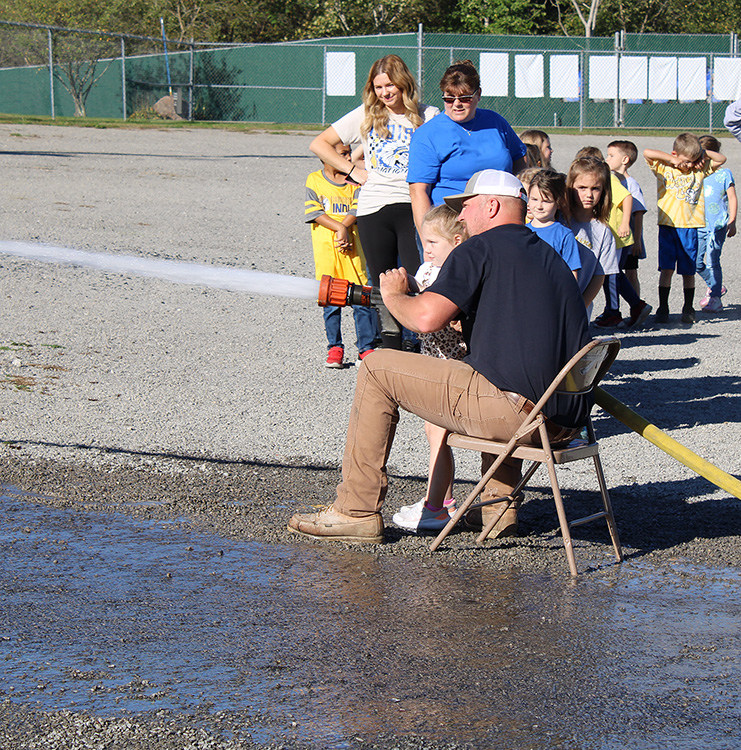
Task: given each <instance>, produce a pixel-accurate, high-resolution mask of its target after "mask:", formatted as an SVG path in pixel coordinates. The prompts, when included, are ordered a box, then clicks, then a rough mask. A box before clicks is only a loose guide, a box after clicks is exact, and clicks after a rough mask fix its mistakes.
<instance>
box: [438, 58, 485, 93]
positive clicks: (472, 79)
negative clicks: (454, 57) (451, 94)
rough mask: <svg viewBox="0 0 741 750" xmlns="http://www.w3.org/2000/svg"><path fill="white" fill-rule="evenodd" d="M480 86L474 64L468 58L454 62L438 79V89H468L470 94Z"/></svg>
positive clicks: (444, 90) (443, 90)
mask: <svg viewBox="0 0 741 750" xmlns="http://www.w3.org/2000/svg"><path fill="white" fill-rule="evenodd" d="M480 88H481V79H480V78H479V73H478V71H477V70H476V66H475V65H474V64H473V63H472V62H471V61H470V60H458V61H457V62H454V63H453V64H452V65H451V66H450V67H449V68H448V69H447V70H446V71H445V72H444V73H443V77H442V78H441V79H440V91H442V92H443V94H444V93H445V92H446V91H461V90H463V89H468V90H469V91H470V92H471V93H472V94H473V93H475V92H477V91H478V90H479V89H480Z"/></svg>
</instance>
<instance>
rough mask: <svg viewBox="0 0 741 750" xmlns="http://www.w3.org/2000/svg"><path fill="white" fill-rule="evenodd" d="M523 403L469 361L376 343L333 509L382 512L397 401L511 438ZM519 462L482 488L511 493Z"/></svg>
mask: <svg viewBox="0 0 741 750" xmlns="http://www.w3.org/2000/svg"><path fill="white" fill-rule="evenodd" d="M524 403H525V399H524V398H520V399H519V403H517V399H514V400H513V399H512V394H509V395H508V394H507V393H506V392H505V391H500V390H499V389H498V388H497V387H496V386H494V385H492V384H491V383H490V382H489V381H488V380H487V379H486V378H485V377H484V376H483V375H480V374H479V373H478V372H476V370H474V369H473V368H472V367H470V366H469V365H467V364H465V363H464V362H459V361H456V360H446V359H436V358H434V357H426V356H423V355H421V354H411V353H409V352H401V351H394V350H391V349H379V350H376V351H375V352H373V354H371V355H370V356H368V357H366V358H365V359H364V360H363V363H362V364H361V366H360V371H359V373H358V382H357V386H356V388H355V399H354V401H353V405H352V410H351V412H350V424H349V427H348V430H347V443H346V444H345V456H344V459H343V463H342V482H341V483H340V485H339V486H338V488H337V500H336V502H335V508H336V509H337V510H338V511H340V513H344V514H345V515H348V516H363V515H367V514H369V513H374V512H380V510H381V507H382V506H383V501H384V499H385V497H386V490H387V486H388V479H387V475H386V462H387V461H388V456H389V452H390V450H391V444H392V442H393V440H394V433H395V432H396V425H397V423H398V421H399V408H402V409H404V410H405V411H408V412H411V413H412V414H416V415H417V416H419V417H421V418H422V419H425V420H427V421H428V422H432V423H433V424H436V425H439V426H440V427H444V428H445V429H447V430H450V431H451V432H460V433H462V434H465V435H471V436H473V437H482V438H489V439H492V440H502V441H507V440H509V439H510V438H511V437H512V435H513V434H514V433H515V432H516V431H517V430H518V428H519V427H520V425H521V424H522V422H523V421H524V420H525V418H526V416H527V415H526V414H525V413H524V412H523V411H522V405H523V404H524ZM420 439H421V437H420ZM521 463H522V462H521V461H509V462H507V463H505V464H504V465H503V466H502V467H501V469H500V470H498V471H497V473H496V474H495V475H494V477H493V478H492V480H491V482H490V483H489V484H488V485H487V487H486V490H485V495H486V496H487V497H501V496H504V495H508V494H510V492H511V491H512V488H513V487H514V486H515V484H516V483H517V481H518V479H519V478H520V467H521Z"/></svg>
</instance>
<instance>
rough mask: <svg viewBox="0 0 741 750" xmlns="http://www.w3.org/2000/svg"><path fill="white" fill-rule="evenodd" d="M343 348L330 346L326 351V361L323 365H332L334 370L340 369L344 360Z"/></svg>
mask: <svg viewBox="0 0 741 750" xmlns="http://www.w3.org/2000/svg"><path fill="white" fill-rule="evenodd" d="M344 357H345V350H344V349H343V348H342V347H341V346H332V347H330V349H329V351H328V352H327V361H326V362H325V363H324V366H325V367H333V368H334V369H335V370H341V369H342V367H343V365H344V362H343V361H342V360H343V359H344Z"/></svg>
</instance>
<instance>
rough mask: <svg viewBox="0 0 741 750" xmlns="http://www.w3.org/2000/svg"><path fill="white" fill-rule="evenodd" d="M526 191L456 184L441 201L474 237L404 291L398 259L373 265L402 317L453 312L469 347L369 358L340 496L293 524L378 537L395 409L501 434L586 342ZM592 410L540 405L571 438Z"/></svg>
mask: <svg viewBox="0 0 741 750" xmlns="http://www.w3.org/2000/svg"><path fill="white" fill-rule="evenodd" d="M526 200H527V197H526V194H525V191H524V189H523V187H522V184H521V183H520V181H519V180H518V179H517V178H516V177H514V176H513V175H511V174H509V173H507V172H501V171H498V170H493V169H487V170H483V171H482V172H477V173H476V174H475V175H474V176H473V177H472V178H471V179H470V180H469V181H468V183H467V185H466V190H465V192H464V193H461V194H459V195H453V196H448V197H447V198H446V199H445V201H446V203H448V205H450V206H452V207H453V208H455V209H456V210H459V211H460V216H459V219H460V220H461V221H462V222H464V223H465V225H466V227H467V229H468V232H469V234H470V235H471V238H470V239H469V240H467V241H466V242H464V243H463V244H461V245H459V246H458V247H457V248H456V249H455V250H454V251H453V252H452V253H451V254H450V256H449V257H448V259H447V260H446V261H445V263H444V265H443V267H442V269H441V271H440V275H439V276H438V278H437V280H436V281H435V283H434V284H432V286H430V287H429V288H428V289H427V290H425V291H424V292H423V293H422V294H419V295H417V296H410V295H409V293H408V292H409V286H408V282H407V273H406V271H405V270H404V269H403V268H399V269H392V270H389V271H387V272H386V273H383V274H381V276H380V280H379V281H380V288H381V294H382V296H383V301H384V304H385V305H386V306H387V307H388V309H389V311H390V312H391V314H392V315H393V316H394V317H395V318H396V319H397V320H398V321H399V322H400V323H401V324H402V325H403V326H405V327H407V328H409V329H411V330H414V331H417V332H419V333H428V332H432V331H439V330H440V329H442V328H444V327H445V326H447V325H448V324H449V323H450V322H451V321H452V320H454V319H456V318H462V320H463V332H464V336H465V338H466V342H467V343H468V347H469V354H468V355H467V357H466V358H465V360H464V361H462V362H460V361H456V360H444V359H436V358H433V357H424V356H421V355H418V354H411V353H408V352H401V351H392V350H388V349H385V350H383V349H382V350H377V351H376V352H374V353H373V354H372V355H371V356H369V357H366V358H365V359H364V360H363V363H362V364H361V366H360V372H359V374H358V382H357V386H356V389H355V399H354V401H353V405H352V410H351V413H350V424H349V427H348V433H347V443H346V445H345V455H344V459H343V464H342V482H341V483H340V485H339V486H338V488H337V498H336V500H335V501H334V503H333V504H332V505H330V506H329V507H328V508H326V509H325V510H323V511H320V512H318V513H308V514H299V513H297V514H295V515H294V516H293V518H291V520H290V522H289V524H288V527H289V529H290V530H291V531H294V532H296V533H299V534H303V535H306V536H310V537H314V538H320V539H330V540H335V541H343V542H371V543H373V542H376V543H377V542H381V541H382V540H383V519H382V517H381V508H382V506H383V502H384V499H385V496H386V490H387V475H386V462H387V459H388V455H389V451H390V450H391V444H392V442H393V439H394V432H395V429H396V424H397V422H398V420H399V408H401V409H404V410H406V411H409V412H412V413H413V414H416V415H418V416H420V417H422V419H425V420H427V421H429V422H432V423H433V424H437V425H440V426H441V427H444V428H446V429H448V430H450V431H454V432H459V433H463V434H466V435H471V436H475V437H482V438H489V439H493V440H502V441H506V440H509V439H510V438H511V437H512V435H513V434H514V433H515V432H516V431H517V429H518V428H519V427H520V425H521V424H522V422H523V421H524V420H525V418H526V417H527V414H528V413H529V412H530V411H531V410H532V406H533V402H535V401H537V400H538V398H540V396H541V395H542V394H543V393H544V391H545V390H546V388H547V387H548V385H549V384H550V383H551V381H552V380H553V378H554V377H555V376H556V375H557V374H558V372H559V371H560V370H561V368H562V367H563V366H564V365H565V364H566V362H567V361H568V360H569V359H570V358H571V357H572V356H573V355H574V354H575V353H576V352H577V351H578V350H579V349H580V348H581V347H582V346H584V345H585V344H586V343H587V342H588V340H589V334H588V331H587V328H588V322H587V316H586V311H585V308H584V303H583V301H582V297H581V294H580V292H579V288H578V285H577V283H576V281H575V280H574V276H573V274H572V273H571V271H570V270H569V268H568V266H567V265H566V263H564V261H563V259H562V258H561V257H560V256H559V255H558V254H557V253H556V252H555V250H553V248H552V247H551V246H550V245H548V244H546V243H545V242H543V241H542V240H541V239H539V238H538V236H537V235H536V234H534V233H533V232H531V231H530V230H529V229H528V228H527V227H525V225H524V219H525V207H526ZM523 300H525V301H526V304H523ZM590 407H591V403H590V402H589V400H588V399H587V398H586V397H581V398H570V399H568V400H567V401H563V402H561V401H559V400H557V399H556V400H555V401H553V402H552V404H551V406H550V408H549V409H548V410H547V411H546V416H547V417H548V420H549V430H551V431H552V433H553V434H556V433H558V434H559V438H561V437H562V438H564V439H566V438H568V437H569V436H570V435H571V434H573V433H575V432H577V431H578V430H579V429H580V428H581V427H582V426H583V425H584V423H585V421H586V416H587V414H588V412H589V409H590ZM536 436H537V432H536ZM520 466H521V462H519V461H509V462H507V463H506V464H504V465H503V466H502V467H501V469H499V470H498V471H497V472H496V474H495V475H494V477H493V478H492V480H491V481H490V483H489V485H488V486H487V488H486V491H485V493H484V496H485V499H490V498H493V497H506V496H508V495H510V494H511V492H512V489H513V488H514V486H515V484H516V483H517V481H518V479H519V477H520ZM490 507H491V506H490ZM513 510H514V509H513Z"/></svg>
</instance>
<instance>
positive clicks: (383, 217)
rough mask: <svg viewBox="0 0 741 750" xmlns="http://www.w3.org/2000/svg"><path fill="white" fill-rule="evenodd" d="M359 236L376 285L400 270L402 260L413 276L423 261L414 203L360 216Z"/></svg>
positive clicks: (398, 204) (372, 282)
mask: <svg viewBox="0 0 741 750" xmlns="http://www.w3.org/2000/svg"><path fill="white" fill-rule="evenodd" d="M358 234H359V235H360V244H361V245H362V246H363V252H364V253H365V260H366V261H367V263H368V273H369V274H370V277H371V284H373V285H374V286H377V285H378V277H379V275H380V274H382V273H383V272H384V271H387V270H388V269H389V268H397V267H398V265H399V261H401V265H402V266H403V267H404V268H406V270H407V273H409V274H410V275H411V276H414V274H415V273H417V269H418V268H419V265H420V262H421V260H420V257H419V248H418V247H417V238H416V235H415V233H414V217H413V216H412V204H411V203H392V204H391V205H389V206H384V207H383V208H381V209H379V210H378V211H376V212H375V213H373V214H366V215H365V216H358Z"/></svg>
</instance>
